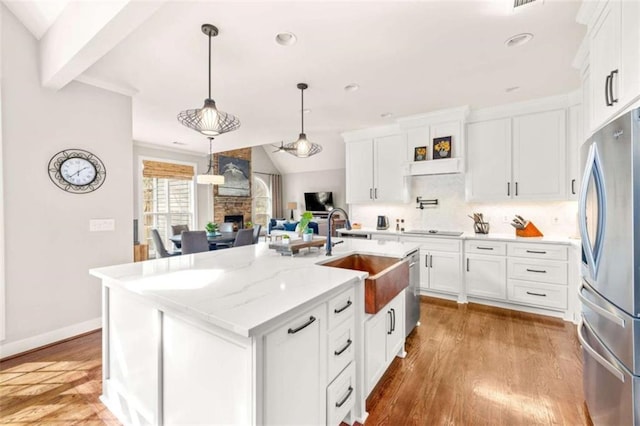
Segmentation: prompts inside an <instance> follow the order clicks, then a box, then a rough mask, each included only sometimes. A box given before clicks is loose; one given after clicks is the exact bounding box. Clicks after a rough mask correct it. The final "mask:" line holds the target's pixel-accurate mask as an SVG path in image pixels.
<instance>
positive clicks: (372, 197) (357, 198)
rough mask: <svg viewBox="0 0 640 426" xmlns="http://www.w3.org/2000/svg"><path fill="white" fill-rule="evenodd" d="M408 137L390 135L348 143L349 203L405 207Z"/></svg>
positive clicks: (347, 180) (346, 159) (347, 194)
mask: <svg viewBox="0 0 640 426" xmlns="http://www.w3.org/2000/svg"><path fill="white" fill-rule="evenodd" d="M405 152H406V135H405V134H400V133H398V134H391V135H384V136H379V137H374V138H370V139H363V140H359V141H350V142H347V143H346V158H345V161H346V186H347V188H346V189H347V190H346V201H347V203H350V204H351V203H371V202H385V203H403V202H405V201H406V200H407V188H406V182H405V177H404V174H405V173H404V168H405V163H406V155H405Z"/></svg>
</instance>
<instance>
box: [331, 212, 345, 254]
mask: <svg viewBox="0 0 640 426" xmlns="http://www.w3.org/2000/svg"><path fill="white" fill-rule="evenodd" d="M335 212H341V213H342V214H344V217H345V218H346V222H345V223H344V227H345V228H347V231H350V230H351V222H349V215H348V214H347V212H345V211H344V210H343V209H341V208H340V207H334V208H333V210H331V213H329V217H328V218H327V256H331V249H332V248H333V244H331V218H332V217H333V214H334V213H335Z"/></svg>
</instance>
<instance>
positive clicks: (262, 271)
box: [89, 238, 419, 337]
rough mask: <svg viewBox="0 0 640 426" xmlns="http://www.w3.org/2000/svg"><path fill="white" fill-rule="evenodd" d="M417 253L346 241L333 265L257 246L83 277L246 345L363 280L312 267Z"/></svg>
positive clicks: (321, 255) (410, 247)
mask: <svg viewBox="0 0 640 426" xmlns="http://www.w3.org/2000/svg"><path fill="white" fill-rule="evenodd" d="M339 240H340V239H339V238H334V241H339ZM418 247H419V244H418V243H409V242H406V243H399V242H392V241H372V240H354V239H349V238H346V239H344V243H341V244H338V245H336V246H335V247H334V248H333V254H334V255H333V256H332V257H327V256H325V251H324V249H322V250H320V249H311V250H310V251H309V250H306V249H305V250H301V252H300V254H298V255H296V256H282V255H280V254H279V253H276V252H275V251H274V250H271V249H269V248H268V244H267V243H264V242H261V243H258V244H256V245H250V246H245V247H236V248H232V249H226V250H216V251H211V252H206V253H198V254H191V255H182V256H174V257H168V258H163V259H154V260H148V261H145V262H137V263H128V264H122V265H115V266H106V267H101V268H94V269H91V270H90V271H89V273H90V274H91V275H93V276H95V277H98V278H101V279H102V280H103V284H104V285H106V286H108V287H116V288H120V289H124V290H127V291H130V292H132V293H136V294H138V295H140V296H142V297H144V298H145V299H147V300H149V301H152V302H153V303H154V304H156V305H157V306H158V307H159V308H160V309H162V307H165V308H170V309H172V310H174V311H177V312H181V313H183V314H186V315H189V316H192V317H194V318H197V319H200V320H203V321H206V322H209V323H211V324H213V325H216V326H218V327H221V328H223V329H226V330H229V331H231V332H234V333H236V334H239V335H241V336H245V337H246V336H251V335H254V334H256V333H257V332H258V330H259V329H261V328H263V326H264V325H265V324H267V323H269V322H271V321H273V320H275V319H277V318H280V317H281V316H283V315H285V314H286V313H287V312H290V311H291V310H293V309H295V308H296V307H298V306H300V305H302V304H305V303H307V302H310V301H313V300H316V299H319V298H321V297H323V296H324V295H326V294H328V293H329V292H331V291H333V290H336V289H338V288H340V287H342V286H345V285H346V284H348V283H350V282H354V281H355V280H360V279H362V278H365V277H366V276H367V273H366V272H360V271H353V270H348V269H339V268H331V267H326V266H320V265H318V263H322V262H326V261H328V260H329V259H335V258H338V257H342V256H346V255H349V254H353V253H362V254H374V255H382V256H391V257H398V258H403V257H405V256H406V255H407V254H409V253H411V252H412V251H415V250H417V249H418Z"/></svg>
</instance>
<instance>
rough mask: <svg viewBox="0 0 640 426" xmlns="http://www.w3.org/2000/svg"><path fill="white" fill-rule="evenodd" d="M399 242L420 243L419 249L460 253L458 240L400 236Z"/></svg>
mask: <svg viewBox="0 0 640 426" xmlns="http://www.w3.org/2000/svg"><path fill="white" fill-rule="evenodd" d="M400 241H401V242H405V241H406V242H411V243H418V244H420V250H427V251H446V252H453V253H460V246H461V243H460V240H454V239H449V238H437V237H405V236H402V237H400Z"/></svg>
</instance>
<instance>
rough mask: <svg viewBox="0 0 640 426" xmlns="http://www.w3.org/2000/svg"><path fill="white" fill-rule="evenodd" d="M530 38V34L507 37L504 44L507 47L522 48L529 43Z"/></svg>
mask: <svg viewBox="0 0 640 426" xmlns="http://www.w3.org/2000/svg"><path fill="white" fill-rule="evenodd" d="M532 38H533V34H531V33H522V34H516V35H514V36H511V37H509V38H508V39H507V40H506V41H505V42H504V44H505V45H506V46H507V47H516V46H522V45H523V44H525V43H528V42H529V41H531V39H532Z"/></svg>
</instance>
